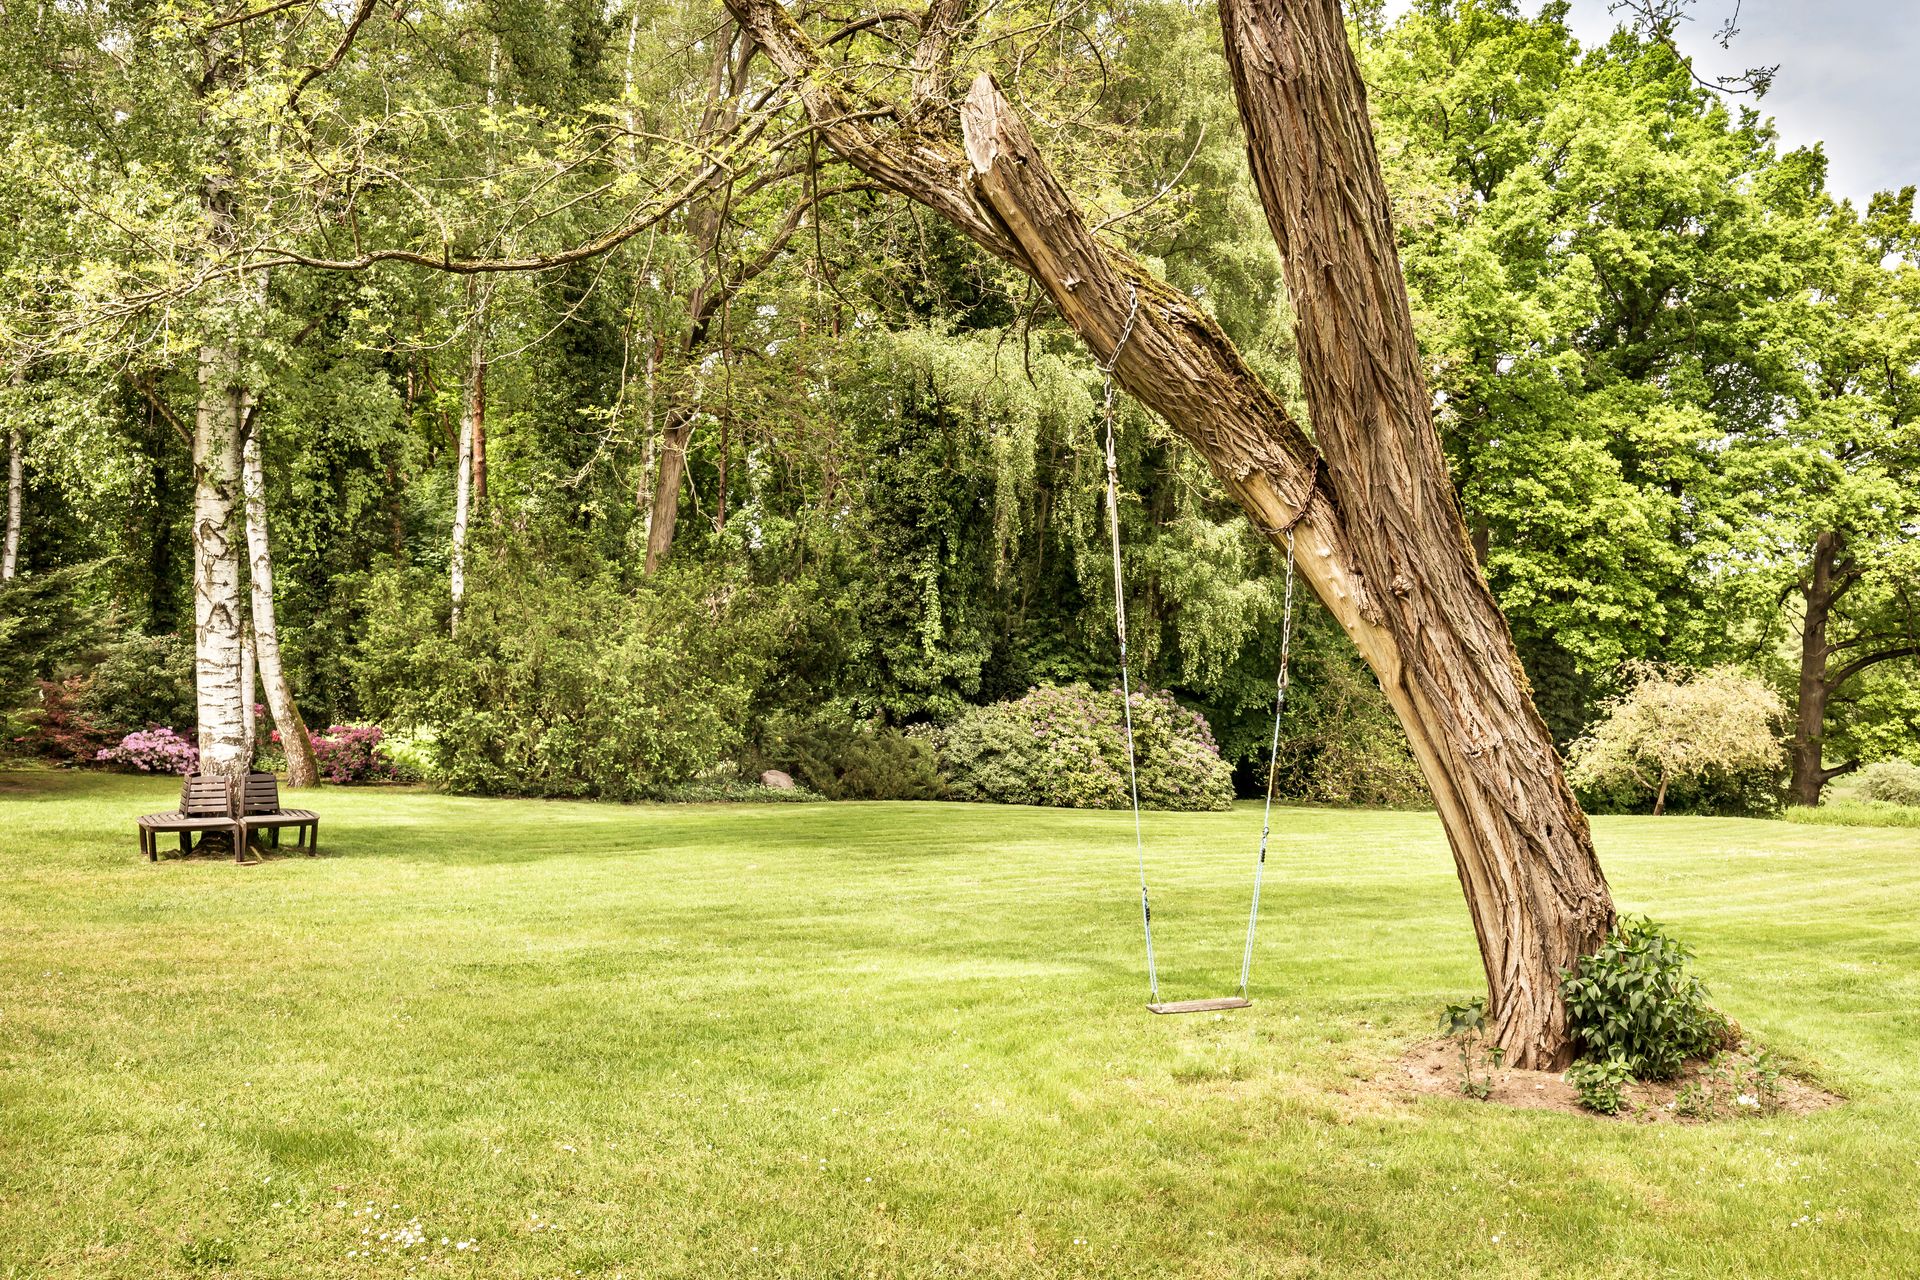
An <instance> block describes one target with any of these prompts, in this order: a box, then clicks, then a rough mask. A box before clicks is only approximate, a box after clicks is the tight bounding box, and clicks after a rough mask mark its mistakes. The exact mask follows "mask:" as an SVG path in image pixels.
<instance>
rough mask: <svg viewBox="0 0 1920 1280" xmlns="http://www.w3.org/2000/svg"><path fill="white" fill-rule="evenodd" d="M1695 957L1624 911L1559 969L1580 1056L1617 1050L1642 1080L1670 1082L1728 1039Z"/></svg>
mask: <svg viewBox="0 0 1920 1280" xmlns="http://www.w3.org/2000/svg"><path fill="white" fill-rule="evenodd" d="M1692 959H1693V951H1692V949H1691V948H1689V947H1687V946H1686V945H1685V944H1684V943H1682V942H1680V941H1679V940H1678V939H1677V938H1674V937H1673V936H1672V935H1670V934H1669V933H1667V932H1666V930H1664V929H1663V928H1661V927H1660V926H1659V925H1658V924H1655V923H1654V922H1653V921H1651V920H1649V919H1647V918H1646V917H1644V916H1622V917H1621V919H1620V921H1619V923H1618V924H1616V925H1615V926H1614V929H1613V932H1612V933H1610V934H1608V935H1607V940H1606V942H1605V944H1603V945H1602V946H1601V948H1600V949H1599V950H1598V951H1596V952H1595V953H1594V954H1592V955H1590V956H1588V957H1587V958H1586V959H1584V960H1582V961H1581V962H1580V963H1579V965H1577V966H1576V967H1575V968H1574V969H1573V970H1571V971H1568V972H1566V973H1564V974H1563V975H1562V979H1563V981H1562V985H1561V994H1562V995H1563V996H1564V997H1565V999H1566V1002H1567V1012H1568V1013H1569V1015H1570V1016H1571V1017H1572V1020H1573V1028H1574V1031H1575V1033H1576V1034H1577V1035H1578V1036H1579V1037H1580V1041H1581V1044H1582V1046H1583V1047H1584V1049H1585V1053H1584V1055H1583V1056H1584V1057H1586V1058H1587V1059H1589V1060H1592V1061H1599V1060H1603V1059H1608V1058H1612V1057H1615V1056H1618V1057H1620V1058H1621V1059H1623V1060H1624V1061H1625V1062H1626V1064H1627V1068H1628V1070H1629V1071H1631V1072H1632V1074H1633V1075H1634V1076H1635V1077H1636V1078H1638V1079H1641V1080H1671V1079H1672V1078H1673V1077H1674V1076H1676V1075H1678V1074H1679V1073H1680V1068H1681V1065H1682V1064H1683V1063H1685V1062H1686V1060H1687V1059H1688V1058H1695V1057H1699V1056H1701V1055H1703V1054H1705V1053H1707V1052H1709V1051H1710V1050H1712V1049H1714V1048H1716V1047H1719V1046H1721V1045H1724V1044H1725V1043H1726V1041H1727V1038H1728V1035H1729V1032H1730V1027H1729V1024H1728V1022H1727V1019H1726V1017H1725V1015H1723V1014H1721V1013H1720V1012H1719V1011H1718V1010H1717V1009H1715V1008H1714V1007H1713V1006H1712V1005H1711V1004H1709V1003H1707V989H1706V987H1705V986H1704V985H1703V984H1702V983H1701V981H1700V979H1698V978H1696V977H1695V976H1694V975H1693V973H1692V972H1691V970H1690V969H1689V964H1690V962H1691V961H1692Z"/></svg>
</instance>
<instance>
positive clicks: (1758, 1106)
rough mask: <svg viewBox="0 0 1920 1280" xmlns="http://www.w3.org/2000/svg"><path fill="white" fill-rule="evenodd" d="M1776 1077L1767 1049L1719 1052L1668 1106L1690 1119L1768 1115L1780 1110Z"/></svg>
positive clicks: (1777, 1069) (1776, 1067)
mask: <svg viewBox="0 0 1920 1280" xmlns="http://www.w3.org/2000/svg"><path fill="white" fill-rule="evenodd" d="M1780 1075H1781V1071H1780V1063H1779V1061H1778V1060H1777V1059H1776V1058H1775V1057H1774V1056H1773V1054H1772V1053H1771V1052H1770V1051H1769V1050H1766V1049H1761V1050H1758V1051H1757V1052H1747V1051H1745V1050H1744V1049H1742V1050H1732V1049H1728V1050H1722V1051H1721V1052H1719V1053H1716V1054H1714V1055H1713V1061H1711V1062H1709V1063H1708V1064H1707V1065H1706V1067H1705V1068H1704V1069H1703V1070H1702V1071H1701V1072H1700V1078H1699V1079H1698V1080H1694V1081H1691V1082H1689V1083H1688V1084H1687V1087H1686V1088H1684V1089H1682V1090H1680V1092H1679V1093H1677V1094H1675V1095H1674V1099H1673V1102H1672V1103H1671V1104H1670V1106H1671V1107H1672V1109H1673V1110H1674V1111H1675V1112H1677V1113H1679V1114H1680V1115H1683V1116H1686V1117H1687V1118H1689V1119H1692V1120H1721V1119H1725V1118H1727V1117H1728V1116H1739V1115H1761V1116H1768V1115H1772V1114H1773V1113H1774V1112H1776V1111H1778V1110H1779V1109H1780V1092H1781V1091H1780Z"/></svg>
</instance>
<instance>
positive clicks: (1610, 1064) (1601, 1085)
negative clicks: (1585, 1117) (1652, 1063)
mask: <svg viewBox="0 0 1920 1280" xmlns="http://www.w3.org/2000/svg"><path fill="white" fill-rule="evenodd" d="M1633 1080H1634V1071H1633V1066H1632V1064H1631V1063H1629V1062H1628V1061H1627V1059H1626V1058H1625V1057H1623V1056H1621V1053H1620V1051H1619V1050H1618V1049H1615V1050H1612V1051H1610V1052H1609V1053H1608V1054H1607V1056H1606V1057H1604V1058H1591V1059H1588V1060H1587V1061H1585V1062H1576V1063H1574V1064H1573V1065H1572V1066H1571V1067H1568V1068H1567V1083H1568V1084H1570V1085H1572V1086H1573V1091H1574V1092H1575V1093H1576V1094H1578V1095H1579V1096H1580V1105H1581V1106H1583V1107H1585V1108H1586V1109H1587V1110H1589V1111H1598V1112H1599V1113H1600V1114H1601V1115H1603V1116H1614V1115H1619V1114H1620V1111H1621V1109H1622V1108H1624V1107H1625V1106H1626V1105H1627V1086H1628V1085H1630V1084H1632V1083H1633Z"/></svg>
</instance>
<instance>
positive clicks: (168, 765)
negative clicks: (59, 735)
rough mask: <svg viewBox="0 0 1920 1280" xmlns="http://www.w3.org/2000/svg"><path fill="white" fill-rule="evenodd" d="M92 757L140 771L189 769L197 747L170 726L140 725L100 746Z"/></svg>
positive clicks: (195, 759)
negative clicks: (140, 727)
mask: <svg viewBox="0 0 1920 1280" xmlns="http://www.w3.org/2000/svg"><path fill="white" fill-rule="evenodd" d="M94 759H96V760H98V761H100V762H101V763H103V764H114V765H120V766H121V767H122V768H127V769H138V770H139V771H140V772H142V773H192V772H193V769H194V766H195V765H197V764H199V763H200V751H199V748H197V747H195V746H194V745H193V744H192V743H191V742H188V741H187V740H186V739H185V738H183V737H181V736H180V735H179V734H177V733H175V732H174V731H173V730H171V729H140V730H136V731H135V732H133V733H130V734H128V735H127V736H126V737H124V738H122V739H120V741H119V742H118V743H116V744H114V745H113V746H111V747H102V748H100V750H99V751H98V752H96V753H95V754H94Z"/></svg>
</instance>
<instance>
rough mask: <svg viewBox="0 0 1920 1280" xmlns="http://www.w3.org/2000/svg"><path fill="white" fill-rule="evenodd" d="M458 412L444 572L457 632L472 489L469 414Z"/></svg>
mask: <svg viewBox="0 0 1920 1280" xmlns="http://www.w3.org/2000/svg"><path fill="white" fill-rule="evenodd" d="M469 409H470V405H462V406H461V412H460V453H459V456H458V458H457V459H456V460H455V461H454V464H453V550H452V552H451V554H450V555H449V557H448V571H449V576H450V577H451V579H452V587H453V631H454V633H455V634H456V635H457V634H459V631H460V606H461V604H462V603H463V602H464V601H465V600H466V596H467V516H468V508H469V505H470V503H471V501H472V491H473V415H472V413H471V412H469Z"/></svg>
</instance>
